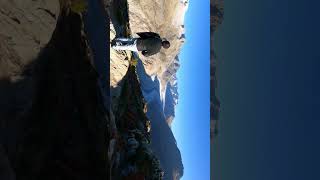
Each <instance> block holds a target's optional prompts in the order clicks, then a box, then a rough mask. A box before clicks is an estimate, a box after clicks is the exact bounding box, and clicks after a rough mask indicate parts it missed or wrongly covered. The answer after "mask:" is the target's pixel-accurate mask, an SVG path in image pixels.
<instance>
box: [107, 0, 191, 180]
mask: <svg viewBox="0 0 320 180" xmlns="http://www.w3.org/2000/svg"><path fill="white" fill-rule="evenodd" d="M187 5H188V3H183V2H179V1H164V2H161V3H158V2H151V1H148V0H144V1H130V0H129V1H128V9H129V11H128V14H127V15H126V14H125V13H124V12H125V11H123V6H124V4H122V3H121V1H111V3H110V8H109V12H110V14H111V20H112V22H111V29H110V38H111V39H112V38H113V37H116V36H127V35H128V32H130V34H131V35H132V36H137V35H136V34H135V33H137V32H142V31H154V32H157V33H159V34H160V35H161V36H163V37H166V38H167V39H168V40H170V41H171V44H172V47H171V48H170V49H169V50H168V51H163V50H162V52H161V53H160V54H157V55H155V56H152V57H150V58H145V57H143V56H142V55H141V54H133V55H134V57H135V58H136V59H137V60H138V63H137V77H138V79H139V84H140V89H141V91H142V95H143V99H144V100H145V102H146V109H147V111H146V115H147V118H148V119H149V120H150V122H151V131H150V135H151V149H152V151H153V152H154V153H155V155H156V157H158V158H159V160H160V166H161V168H162V169H163V170H164V179H168V180H169V179H179V178H180V177H182V176H183V164H182V160H181V154H180V151H179V149H178V147H177V144H176V141H175V138H174V136H173V133H172V131H171V129H170V124H171V122H172V120H173V118H174V108H175V105H176V104H177V101H178V93H177V85H178V84H177V78H176V72H177V70H178V68H179V66H180V65H179V58H178V54H179V52H180V48H181V46H182V44H183V42H184V35H183V34H184V27H183V16H182V17H181V16H180V15H184V13H185V11H186V9H187ZM147 8H148V9H147ZM116 9H121V12H117V11H116ZM127 16H128V19H129V23H128V24H127V23H126V22H125V21H124V19H126V18H127ZM178 16H179V17H178ZM177 23H178V24H177ZM127 30H128V32H126V31H127ZM181 36H182V38H181ZM110 53H111V60H110V81H111V88H112V90H111V94H112V97H113V103H112V104H113V105H115V107H114V108H117V105H116V104H121V101H119V99H121V98H120V97H121V92H122V91H123V90H122V88H123V86H124V85H125V82H126V80H125V78H126V76H127V74H128V73H129V71H128V68H129V69H130V58H131V56H132V55H131V53H130V52H122V51H115V50H113V49H111V52H110ZM115 102H119V103H115Z"/></svg>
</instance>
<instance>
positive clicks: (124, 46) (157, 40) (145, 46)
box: [111, 32, 170, 57]
mask: <svg viewBox="0 0 320 180" xmlns="http://www.w3.org/2000/svg"><path fill="white" fill-rule="evenodd" d="M137 34H138V35H139V37H138V38H122V37H119V38H115V39H113V40H112V42H111V47H112V48H113V49H115V50H129V51H134V52H138V51H141V53H142V55H144V56H146V57H148V56H152V55H154V54H157V53H159V52H160V49H161V47H163V48H165V49H168V48H169V47H170V42H169V41H167V40H163V39H162V38H161V37H160V35H159V34H157V33H154V32H141V33H137Z"/></svg>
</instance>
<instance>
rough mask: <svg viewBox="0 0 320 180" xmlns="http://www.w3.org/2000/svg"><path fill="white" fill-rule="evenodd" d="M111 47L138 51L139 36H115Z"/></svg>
mask: <svg viewBox="0 0 320 180" xmlns="http://www.w3.org/2000/svg"><path fill="white" fill-rule="evenodd" d="M111 47H112V48H113V49H114V50H124V51H125V50H128V51H134V52H138V49H137V38H115V39H114V40H113V42H112V45H111Z"/></svg>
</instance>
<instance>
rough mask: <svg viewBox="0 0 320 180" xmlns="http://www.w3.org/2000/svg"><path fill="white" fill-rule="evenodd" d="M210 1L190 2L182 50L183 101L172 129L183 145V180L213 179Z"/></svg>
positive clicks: (178, 106) (180, 96)
mask: <svg viewBox="0 0 320 180" xmlns="http://www.w3.org/2000/svg"><path fill="white" fill-rule="evenodd" d="M209 4H210V1H209V0H200V1H190V4H189V9H188V11H187V13H186V16H185V28H186V42H185V44H184V46H183V48H182V51H181V53H180V63H181V67H180V69H179V71H178V83H179V87H178V88H179V89H178V92H179V104H178V105H177V108H176V117H175V120H174V122H173V125H172V130H173V133H174V135H175V138H176V140H177V144H178V147H179V148H180V151H181V155H182V160H183V165H184V176H183V177H182V180H194V179H201V180H207V179H210V133H209V130H210V24H209V23H210V6H209Z"/></svg>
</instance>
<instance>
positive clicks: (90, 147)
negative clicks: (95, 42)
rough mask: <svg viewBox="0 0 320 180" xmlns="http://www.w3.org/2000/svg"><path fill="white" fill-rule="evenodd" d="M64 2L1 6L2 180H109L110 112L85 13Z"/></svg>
mask: <svg viewBox="0 0 320 180" xmlns="http://www.w3.org/2000/svg"><path fill="white" fill-rule="evenodd" d="M59 2H60V3H61V2H62V3H63V4H59ZM64 2H67V1H50V2H49V1H44V0H43V1H42V0H29V1H9V0H8V1H1V2H0V5H1V6H0V23H1V26H2V28H1V30H0V37H1V41H0V69H1V70H0V72H1V77H0V86H1V87H0V96H1V103H0V179H12V180H13V179H34V180H36V179H49V180H50V179H106V178H107V177H108V176H109V175H108V171H106V170H107V169H108V163H107V160H106V155H105V154H106V152H107V149H106V146H105V141H106V136H105V134H106V132H105V130H106V128H105V127H106V123H107V122H108V117H109V116H108V109H106V108H105V107H104V103H103V101H102V98H101V96H102V95H101V91H100V87H99V86H98V81H99V75H98V73H97V71H96V69H95V67H94V66H93V64H94V59H93V58H92V56H91V53H90V47H89V46H88V43H87V40H88V39H87V37H86V35H85V33H84V29H83V27H84V25H83V24H84V23H85V22H83V19H82V14H81V12H78V10H81V9H79V8H74V9H75V10H77V11H73V9H72V7H73V5H74V4H73V3H66V4H64ZM68 2H70V1H68ZM77 7H79V6H77ZM84 87H85V88H84Z"/></svg>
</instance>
